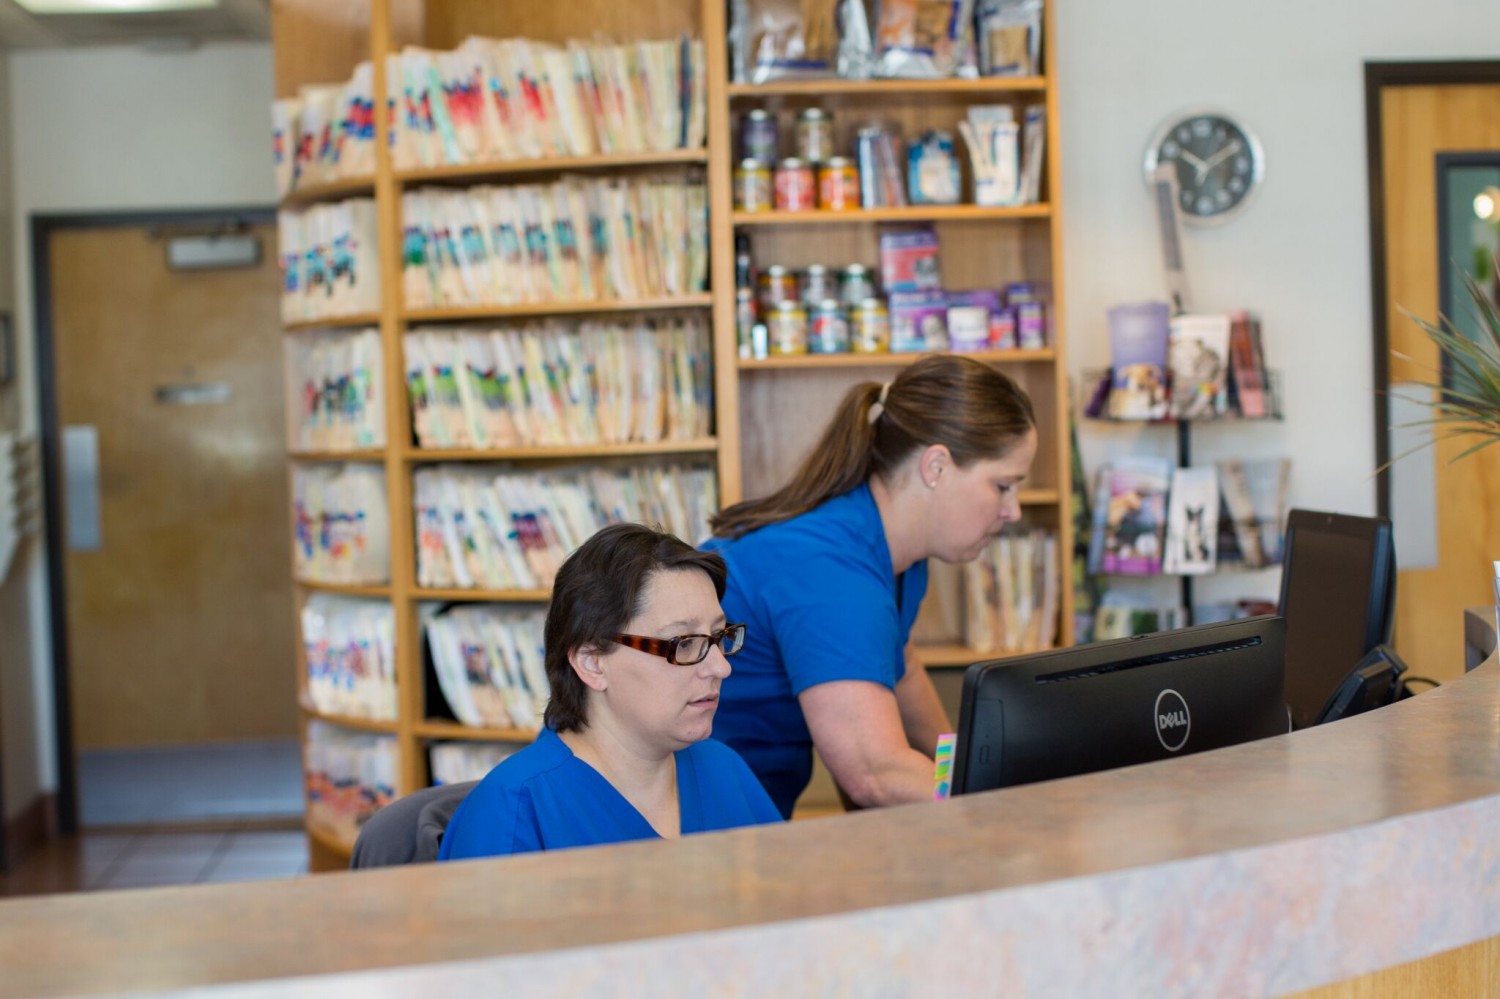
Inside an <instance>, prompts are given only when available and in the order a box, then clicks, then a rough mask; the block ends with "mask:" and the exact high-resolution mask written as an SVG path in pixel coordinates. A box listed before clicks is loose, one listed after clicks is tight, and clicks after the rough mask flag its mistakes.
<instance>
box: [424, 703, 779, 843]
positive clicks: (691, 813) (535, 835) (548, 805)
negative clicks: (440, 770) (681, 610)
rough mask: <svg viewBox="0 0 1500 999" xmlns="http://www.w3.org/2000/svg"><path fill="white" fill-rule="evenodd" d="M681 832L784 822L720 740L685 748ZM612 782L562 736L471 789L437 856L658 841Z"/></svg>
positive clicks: (680, 761)
mask: <svg viewBox="0 0 1500 999" xmlns="http://www.w3.org/2000/svg"><path fill="white" fill-rule="evenodd" d="M675 755H676V759H677V799H678V808H679V810H680V812H681V817H682V832H683V834H684V835H687V834H689V833H699V832H709V831H711V830H714V829H734V828H736V827H738V826H749V825H759V824H762V823H767V822H779V821H780V820H781V816H780V815H778V814H777V812H776V809H775V807H774V806H773V805H772V804H771V800H770V799H769V798H768V797H766V792H765V791H764V790H763V789H762V788H761V786H760V784H759V783H758V782H757V781H756V779H755V776H754V775H753V774H752V773H751V772H750V768H749V767H747V766H745V761H744V760H741V759H740V758H739V757H738V756H736V755H735V754H734V751H733V750H731V749H730V748H729V747H727V746H724V745H721V744H720V743H718V742H715V741H714V740H712V739H705V740H704V741H702V742H699V743H694V744H693V745H691V746H689V747H687V748H686V749H683V750H679V751H678V752H677V753H676V754H675ZM659 838H660V837H659V836H658V835H657V832H656V830H655V829H653V828H651V823H649V822H647V821H646V817H645V816H643V815H642V814H641V813H640V812H638V811H636V810H635V806H634V805H632V804H631V803H630V802H628V801H626V800H625V796H624V795H622V794H620V792H619V791H617V790H615V787H614V785H613V784H611V783H610V782H609V781H607V780H605V779H604V777H603V775H601V774H600V773H599V771H597V770H595V769H594V768H593V767H591V766H589V765H588V764H587V763H585V762H583V761H582V760H580V759H579V758H578V757H576V756H574V755H573V751H572V750H571V749H569V748H568V747H567V744H566V743H564V742H563V741H562V740H561V739H559V738H558V737H557V733H556V732H554V731H552V730H551V729H543V730H542V733H541V734H540V735H538V736H537V737H536V741H535V742H533V743H532V744H531V745H529V746H527V747H526V748H525V749H523V750H521V751H520V752H519V753H516V754H515V755H514V756H510V757H508V758H506V759H504V760H502V761H501V762H500V764H499V765H498V766H496V767H495V769H493V770H491V771H490V772H489V774H488V776H486V777H485V778H484V780H482V781H480V782H479V785H478V786H477V787H475V788H474V790H473V791H470V792H469V795H468V797H466V798H464V800H463V803H462V804H461V805H459V806H458V811H456V812H454V813H453V820H452V821H451V822H449V823H448V828H447V830H446V831H445V832H444V833H443V844H442V847H441V849H440V850H439V852H438V859H439V860H461V859H463V858H465V857H493V856H498V855H502V854H509V853H532V852H535V851H538V850H562V849H566V848H568V847H573V846H599V845H602V844H605V843H624V842H627V841H629V840H635V839H659Z"/></svg>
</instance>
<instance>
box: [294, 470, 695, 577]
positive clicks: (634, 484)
mask: <svg viewBox="0 0 1500 999" xmlns="http://www.w3.org/2000/svg"><path fill="white" fill-rule="evenodd" d="M413 493H414V503H413V505H414V507H415V511H414V515H415V519H416V523H415V530H416V537H417V552H416V555H417V584H418V585H419V586H422V587H462V588H476V587H477V588H482V589H541V588H546V587H549V586H551V585H552V579H553V576H554V575H555V573H556V572H557V568H558V566H560V565H561V564H562V561H563V559H565V558H566V557H567V556H568V554H569V553H570V552H572V551H573V550H574V549H575V548H577V547H578V546H579V545H581V544H583V542H584V541H585V540H587V539H588V538H589V537H590V536H592V535H593V534H594V532H595V531H597V530H599V529H600V528H601V527H605V526H607V525H609V524H614V523H646V524H656V525H660V527H661V528H662V529H663V530H666V531H669V532H671V533H673V534H675V535H677V536H678V537H680V538H682V539H683V540H685V541H687V542H689V543H697V542H700V541H702V540H704V539H705V538H707V537H708V536H709V526H708V519H709V517H711V516H712V515H713V514H714V512H715V511H716V510H717V504H718V483H717V477H716V476H715V474H714V471H713V469H712V467H710V466H709V465H707V464H706V463H701V462H681V461H662V462H639V461H636V462H631V463H628V464H622V463H618V462H614V463H610V462H606V463H601V464H592V465H587V466H581V465H580V466H562V467H553V468H549V469H547V470H545V471H532V470H527V471H517V470H513V469H509V468H504V467H494V466H478V467H473V466H458V465H452V466H450V465H437V466H433V467H430V468H423V469H420V470H418V471H417V472H416V473H415V475H414V476H413ZM292 503H293V514H294V529H293V530H294V534H293V569H294V571H295V573H296V576H297V578H298V579H302V580H306V581H308V582H316V583H341V584H354V585H380V584H384V583H388V582H389V581H390V573H391V569H390V562H391V560H390V540H389V537H390V534H389V527H390V514H389V510H388V507H387V501H386V491H385V473H384V471H383V470H382V469H378V468H374V467H370V466H366V465H360V464H357V463H351V464H347V465H328V464H318V465H298V466H295V467H294V468H293V469H292Z"/></svg>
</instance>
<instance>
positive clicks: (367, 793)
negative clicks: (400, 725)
mask: <svg viewBox="0 0 1500 999" xmlns="http://www.w3.org/2000/svg"><path fill="white" fill-rule="evenodd" d="M520 748H521V746H520V745H518V744H514V743H512V744H506V743H497V742H434V743H431V744H430V745H429V747H428V761H429V763H430V765H431V772H432V782H433V783H434V784H458V783H462V782H463V781H471V780H479V779H480V778H481V777H483V776H484V775H485V774H487V773H489V772H490V770H491V769H493V768H494V766H495V765H496V764H497V763H499V762H500V761H501V760H503V759H505V758H506V757H507V756H509V755H511V754H512V753H514V752H516V751H517V750H519V749H520ZM305 759H306V801H307V821H308V824H309V825H310V826H312V827H313V828H315V829H318V830H319V831H321V832H323V833H324V834H325V835H327V836H330V837H332V838H333V839H335V840H337V841H339V842H342V843H353V842H354V840H355V838H356V837H357V836H358V835H359V831H360V829H361V828H363V826H364V824H365V823H366V822H367V821H369V818H370V816H372V815H374V814H375V813H376V812H377V811H379V810H380V809H381V808H383V807H385V806H386V805H388V804H390V803H391V802H392V801H394V800H395V799H396V787H397V775H398V774H399V772H400V766H401V751H400V747H399V746H398V745H397V743H396V738H395V736H390V735H376V734H373V733H368V732H354V731H350V730H349V729H345V728H339V727H337V726H335V725H331V724H328V723H326V722H322V721H317V720H314V721H311V722H309V723H308V727H307V743H306V746H305Z"/></svg>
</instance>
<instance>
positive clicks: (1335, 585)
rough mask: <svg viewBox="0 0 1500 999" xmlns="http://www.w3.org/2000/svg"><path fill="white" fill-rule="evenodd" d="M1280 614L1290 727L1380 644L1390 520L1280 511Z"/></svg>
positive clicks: (1389, 606) (1392, 594) (1391, 557)
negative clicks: (1283, 621)
mask: <svg viewBox="0 0 1500 999" xmlns="http://www.w3.org/2000/svg"><path fill="white" fill-rule="evenodd" d="M1284 552H1285V554H1284V561H1283V564H1282V573H1281V605H1280V609H1279V610H1280V614H1281V616H1282V617H1284V618H1286V697H1287V707H1288V710H1289V711H1290V713H1291V716H1292V727H1293V728H1307V727H1308V726H1310V725H1313V724H1316V723H1317V721H1318V719H1319V717H1320V716H1321V715H1322V713H1323V708H1324V707H1325V705H1327V703H1328V701H1329V698H1331V697H1332V696H1333V694H1334V692H1335V691H1336V690H1338V689H1339V687H1340V685H1341V684H1342V683H1343V682H1344V679H1345V677H1347V676H1348V675H1349V673H1350V672H1351V671H1352V670H1353V669H1354V668H1355V666H1356V665H1357V664H1359V662H1360V660H1362V659H1363V658H1364V657H1365V655H1366V654H1367V653H1369V652H1370V650H1372V649H1374V648H1375V647H1376V646H1378V645H1381V644H1384V643H1387V642H1389V641H1390V637H1391V623H1392V618H1393V616H1394V609H1395V600H1396V554H1395V545H1394V543H1393V540H1392V537H1391V522H1390V521H1389V520H1387V519H1386V518H1384V517H1356V516H1353V515H1350V514H1342V513H1324V512H1321V511H1317V510H1293V511H1291V513H1290V514H1289V515H1288V517H1287V528H1286V545H1285V548H1284Z"/></svg>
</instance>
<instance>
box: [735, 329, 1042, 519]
mask: <svg viewBox="0 0 1500 999" xmlns="http://www.w3.org/2000/svg"><path fill="white" fill-rule="evenodd" d="M881 389H882V386H881V384H880V383H879V382H861V383H860V384H858V385H856V386H854V387H853V388H851V389H850V390H849V391H848V392H847V393H845V394H844V398H843V400H842V401H841V402H840V403H839V407H838V411H837V412H835V413H834V416H833V420H832V421H831V422H830V423H829V424H828V427H827V428H826V429H825V430H824V431H823V436H822V438H821V439H820V440H819V441H818V443H817V444H816V445H815V446H814V447H813V449H812V451H811V452H809V453H808V455H807V457H806V458H804V459H803V461H802V465H801V467H800V468H798V469H797V473H796V474H795V475H793V476H792V480H791V481H790V482H788V483H787V484H786V485H785V486H783V487H781V489H779V490H777V491H776V492H774V493H772V494H771V495H769V496H766V497H763V498H761V499H753V500H745V501H744V502H741V503H736V504H735V505H734V506H731V507H729V508H728V509H727V510H722V511H720V512H719V514H718V515H717V516H715V517H713V518H712V519H711V520H710V522H709V523H710V525H711V526H712V527H713V531H714V534H715V535H716V536H717V537H721V538H737V537H739V536H740V535H742V534H748V533H749V532H751V531H753V530H755V529H756V528H759V527H765V526H766V525H767V524H775V523H779V522H781V521H783V520H790V519H791V518H792V517H796V516H798V515H799V514H803V513H806V512H807V511H808V510H811V509H812V508H813V507H815V506H817V505H818V504H820V503H822V502H823V501H824V500H827V499H830V498H831V497H834V496H838V495H841V494H843V493H846V492H848V491H849V490H851V489H853V488H854V487H855V486H857V485H859V484H860V483H862V482H864V481H865V480H867V479H868V478H870V476H872V475H873V476H878V477H880V478H882V479H885V478H886V477H887V476H889V475H890V474H891V473H892V472H893V471H894V470H895V469H896V468H897V467H898V466H899V465H900V464H901V463H902V462H903V461H905V460H906V459H907V458H908V457H910V456H911V455H912V454H913V453H915V452H917V451H919V450H921V449H922V448H925V447H927V446H928V445H929V444H942V445H945V446H946V447H947V448H948V450H949V451H950V452H951V453H952V455H953V460H954V462H956V463H957V464H958V465H959V466H960V467H966V466H968V465H971V464H973V463H974V462H976V461H982V460H984V459H986V458H999V457H1003V456H1004V455H1005V453H1006V452H1007V451H1009V450H1010V449H1011V448H1012V447H1014V446H1015V445H1016V444H1017V443H1019V441H1020V439H1021V438H1022V437H1024V436H1025V435H1026V432H1027V431H1028V430H1030V429H1032V428H1033V427H1035V426H1036V414H1035V413H1034V412H1033V411H1032V408H1031V400H1030V399H1029V398H1027V396H1026V393H1025V392H1024V391H1022V390H1021V387H1020V386H1019V385H1017V384H1016V383H1015V382H1014V381H1013V380H1012V379H1011V378H1009V377H1008V376H1006V375H1004V374H1002V373H1000V372H999V371H996V370H995V369H994V368H991V367H989V366H987V365H985V364H981V363H980V362H978V361H976V360H974V359H973V358H969V357H961V356H959V355H956V354H928V355H926V356H924V357H922V358H920V359H918V360H917V361H915V362H914V363H912V364H910V365H908V366H907V367H905V368H903V369H902V370H901V372H900V373H899V374H898V375H896V378H895V380H894V381H893V382H891V383H890V387H889V388H888V389H887V390H886V393H885V400H884V402H883V403H882V404H881V410H880V412H879V415H878V418H876V419H875V420H874V421H873V422H872V421H871V420H870V413H871V406H873V405H874V404H875V403H876V402H877V400H879V399H880V393H881Z"/></svg>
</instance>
